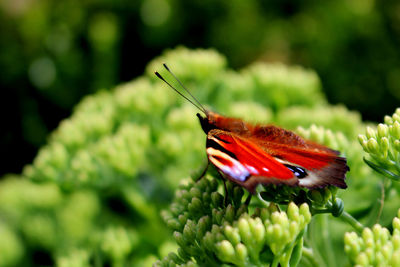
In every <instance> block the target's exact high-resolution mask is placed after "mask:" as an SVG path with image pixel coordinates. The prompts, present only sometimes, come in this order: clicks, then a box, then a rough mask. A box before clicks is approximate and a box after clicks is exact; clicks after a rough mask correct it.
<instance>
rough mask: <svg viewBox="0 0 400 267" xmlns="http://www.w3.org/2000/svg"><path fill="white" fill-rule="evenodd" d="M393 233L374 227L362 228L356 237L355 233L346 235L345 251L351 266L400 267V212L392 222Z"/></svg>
mask: <svg viewBox="0 0 400 267" xmlns="http://www.w3.org/2000/svg"><path fill="white" fill-rule="evenodd" d="M392 226H393V232H392V234H390V232H389V230H388V229H387V228H384V227H382V226H380V225H379V224H376V225H374V226H373V227H372V228H364V230H363V232H362V234H361V235H360V236H358V235H357V234H356V233H355V232H351V233H346V234H345V237H344V244H345V251H346V253H347V256H348V257H349V259H350V261H351V262H352V264H354V265H356V266H400V210H399V211H398V214H397V217H395V218H394V219H393V221H392Z"/></svg>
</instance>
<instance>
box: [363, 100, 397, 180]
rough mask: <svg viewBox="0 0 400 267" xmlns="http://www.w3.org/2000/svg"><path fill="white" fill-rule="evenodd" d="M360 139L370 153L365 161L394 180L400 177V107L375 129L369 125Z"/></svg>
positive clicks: (365, 149)
mask: <svg viewBox="0 0 400 267" xmlns="http://www.w3.org/2000/svg"><path fill="white" fill-rule="evenodd" d="M358 140H359V142H360V144H361V146H362V148H363V149H364V151H365V152H367V153H368V157H367V158H365V159H364V160H365V162H366V163H367V164H368V165H369V166H370V167H371V168H373V169H374V170H376V171H377V172H379V173H381V174H383V175H384V176H386V177H389V178H392V179H394V180H399V179H400V108H398V109H396V111H395V113H394V114H393V115H392V116H391V117H390V116H385V119H384V123H380V124H378V126H377V127H376V128H375V129H374V128H372V127H369V126H368V127H367V129H366V134H365V135H362V134H360V135H359V136H358Z"/></svg>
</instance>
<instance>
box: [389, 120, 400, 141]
mask: <svg viewBox="0 0 400 267" xmlns="http://www.w3.org/2000/svg"><path fill="white" fill-rule="evenodd" d="M389 129H390V133H391V135H392V136H393V137H394V139H399V138H400V122H399V121H398V120H396V121H395V122H394V123H393V125H392V126H391V127H390V128H389Z"/></svg>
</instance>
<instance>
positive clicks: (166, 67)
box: [163, 63, 206, 113]
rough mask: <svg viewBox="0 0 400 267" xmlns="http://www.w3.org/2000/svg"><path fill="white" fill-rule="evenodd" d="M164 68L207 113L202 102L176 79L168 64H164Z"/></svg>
mask: <svg viewBox="0 0 400 267" xmlns="http://www.w3.org/2000/svg"><path fill="white" fill-rule="evenodd" d="M163 66H164V68H165V69H166V70H167V71H168V72H169V73H171V75H172V76H173V77H174V78H175V80H177V81H178V83H179V84H180V86H181V87H182V88H183V89H184V90H185V91H186V92H187V93H188V94H189V95H190V96H191V97H192V99H194V101H196V103H197V104H198V105H199V106H200V107H201V109H202V110H203V112H204V113H206V109H205V108H204V107H203V105H202V104H201V103H200V101H199V100H197V98H195V97H194V95H192V93H191V92H190V91H189V90H188V89H187V88H186V87H185V86H184V85H183V83H182V82H181V81H180V80H179V79H178V77H176V76H175V74H174V73H173V72H172V71H171V70H170V69H169V68H168V66H167V64H165V63H164V64H163Z"/></svg>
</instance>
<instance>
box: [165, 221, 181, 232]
mask: <svg viewBox="0 0 400 267" xmlns="http://www.w3.org/2000/svg"><path fill="white" fill-rule="evenodd" d="M167 226H168V228H170V229H173V230H179V229H181V224H180V223H179V221H178V220H176V219H169V220H167Z"/></svg>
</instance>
